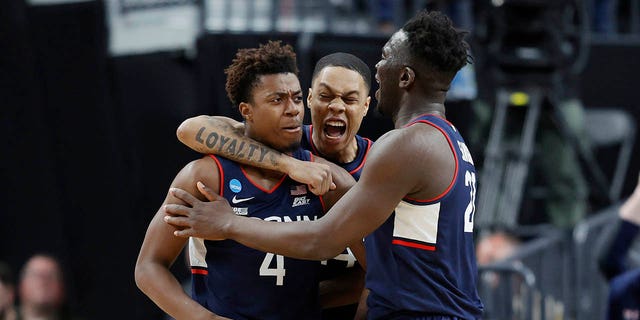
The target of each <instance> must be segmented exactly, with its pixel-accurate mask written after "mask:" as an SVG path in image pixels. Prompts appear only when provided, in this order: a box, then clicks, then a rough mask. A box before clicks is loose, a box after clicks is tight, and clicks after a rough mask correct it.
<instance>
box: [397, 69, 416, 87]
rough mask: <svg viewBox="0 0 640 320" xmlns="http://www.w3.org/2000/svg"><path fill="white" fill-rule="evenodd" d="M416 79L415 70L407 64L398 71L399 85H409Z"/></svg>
mask: <svg viewBox="0 0 640 320" xmlns="http://www.w3.org/2000/svg"><path fill="white" fill-rule="evenodd" d="M415 79H416V72H415V71H414V70H413V68H411V67H409V66H405V67H404V68H402V72H400V87H401V88H406V87H409V86H410V85H411V84H412V83H413V82H414V81H415Z"/></svg>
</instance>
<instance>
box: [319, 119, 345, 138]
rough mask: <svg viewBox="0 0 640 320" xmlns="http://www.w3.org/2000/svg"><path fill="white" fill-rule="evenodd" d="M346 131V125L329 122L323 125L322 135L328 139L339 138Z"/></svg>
mask: <svg viewBox="0 0 640 320" xmlns="http://www.w3.org/2000/svg"><path fill="white" fill-rule="evenodd" d="M346 131H347V125H346V124H345V123H344V122H342V121H337V120H331V121H327V122H325V124H324V134H325V136H327V137H329V138H340V137H342V136H343V135H344V133H345V132H346Z"/></svg>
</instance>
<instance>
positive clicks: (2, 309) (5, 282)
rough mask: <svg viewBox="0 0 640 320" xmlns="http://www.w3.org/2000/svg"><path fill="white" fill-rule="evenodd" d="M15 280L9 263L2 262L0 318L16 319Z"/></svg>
mask: <svg viewBox="0 0 640 320" xmlns="http://www.w3.org/2000/svg"><path fill="white" fill-rule="evenodd" d="M15 291H16V287H15V280H14V279H13V272H12V271H11V268H10V267H9V265H7V264H6V263H4V262H0V320H16V319H17V318H16V310H15Z"/></svg>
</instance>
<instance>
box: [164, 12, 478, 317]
mask: <svg viewBox="0 0 640 320" xmlns="http://www.w3.org/2000/svg"><path fill="white" fill-rule="evenodd" d="M463 38H464V33H463V32H459V31H457V30H455V29H454V28H453V26H452V25H451V21H450V19H449V18H447V17H446V16H444V15H442V14H441V13H439V12H426V11H423V12H420V13H419V14H418V15H417V16H416V17H414V18H412V19H411V20H410V21H409V22H407V23H406V24H405V25H404V26H403V27H402V29H401V30H399V31H398V32H396V33H394V34H393V36H392V37H391V38H390V39H389V41H388V42H387V43H386V44H385V46H384V48H383V49H382V59H381V60H380V61H379V62H378V63H377V64H376V70H377V73H376V80H378V82H379V83H380V89H379V90H378V91H377V92H376V98H377V100H378V105H377V108H378V109H379V111H380V112H381V113H382V114H385V115H387V116H389V117H391V118H392V120H393V121H394V124H395V128H396V129H395V130H392V131H390V132H388V133H386V134H385V135H383V136H382V137H381V138H380V139H378V140H377V141H376V143H375V145H374V146H373V147H372V149H371V151H370V153H369V156H368V158H367V162H366V165H365V167H364V169H363V171H362V175H361V176H360V180H359V181H358V183H357V184H356V185H355V186H353V187H352V188H351V189H350V190H349V191H348V192H347V193H346V194H345V195H344V196H343V197H342V198H341V199H340V201H338V203H336V204H335V205H334V206H333V208H331V210H330V211H329V212H328V213H327V214H326V215H325V216H323V217H322V218H320V219H318V220H315V221H300V222H294V223H276V224H274V223H268V222H265V221H260V220H257V219H246V218H244V217H239V216H237V215H234V214H233V211H232V209H231V208H230V207H229V204H228V202H227V201H225V200H224V199H222V198H221V197H219V196H217V195H216V194H215V193H213V192H211V191H209V189H208V187H206V186H203V185H200V186H199V187H198V190H199V191H200V192H201V193H202V194H205V195H206V196H207V198H208V199H209V200H211V201H210V202H204V201H201V200H199V199H196V198H195V197H193V196H192V195H191V194H190V193H189V192H188V191H190V190H187V191H186V192H185V191H184V190H181V189H171V191H170V192H171V194H172V195H174V196H176V197H178V198H179V199H182V200H183V201H185V202H186V203H187V205H167V206H165V211H166V214H167V215H166V216H165V221H166V222H167V223H168V224H170V225H172V226H176V227H178V228H181V230H178V231H176V232H175V233H174V234H175V235H176V236H179V237H187V236H199V237H204V238H207V239H212V240H214V239H216V240H218V239H234V240H236V241H238V242H240V243H243V244H245V245H247V246H249V247H253V248H257V249H260V250H265V251H270V252H276V253H279V254H282V255H286V256H291V257H296V258H301V259H317V260H322V259H327V258H330V257H333V256H335V255H336V254H337V253H339V252H340V251H341V250H344V248H345V247H346V246H347V245H348V244H349V243H353V242H354V241H357V240H358V239H362V238H363V237H366V239H365V247H366V256H367V275H366V287H367V289H369V290H370V294H369V296H368V299H367V306H368V314H367V316H368V318H370V319H381V318H384V319H457V318H462V319H478V318H480V317H481V315H482V309H483V306H482V302H481V301H480V299H479V297H478V293H477V289H476V277H477V270H476V262H475V255H474V245H473V218H474V212H475V194H476V172H475V168H474V165H473V160H472V158H471V156H470V153H469V152H468V149H467V147H466V145H465V142H464V140H463V139H462V137H461V136H460V134H459V133H458V131H457V130H456V128H455V127H454V126H453V125H452V124H451V123H449V122H448V121H447V120H446V118H445V106H444V101H445V97H446V93H447V90H448V89H449V87H450V85H451V80H452V79H453V77H454V75H455V74H456V72H457V71H458V70H460V68H462V67H463V66H464V65H465V64H466V63H467V60H468V56H467V49H468V46H467V44H466V42H465V41H464V39H463Z"/></svg>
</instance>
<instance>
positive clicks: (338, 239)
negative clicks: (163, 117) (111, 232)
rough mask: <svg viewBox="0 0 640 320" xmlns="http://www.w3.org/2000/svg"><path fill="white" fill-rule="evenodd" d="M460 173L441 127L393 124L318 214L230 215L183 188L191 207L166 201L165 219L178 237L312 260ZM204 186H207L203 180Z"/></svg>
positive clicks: (218, 201) (219, 203)
mask: <svg viewBox="0 0 640 320" xmlns="http://www.w3.org/2000/svg"><path fill="white" fill-rule="evenodd" d="M454 172H455V162H454V161H453V152H452V150H451V148H450V146H449V144H448V142H447V140H446V139H445V137H444V136H443V135H442V134H441V133H440V132H438V130H437V129H435V128H432V127H430V126H427V125H421V124H417V125H413V126H411V127H408V128H403V129H398V130H393V131H391V132H389V133H387V134H385V135H384V136H383V137H381V138H380V139H379V140H378V141H377V142H376V144H375V145H374V147H373V148H372V149H371V151H370V154H369V159H368V160H367V163H366V164H365V166H364V169H363V172H362V175H361V177H360V180H359V181H358V183H357V184H356V185H355V186H354V187H352V188H351V189H350V190H349V191H348V192H347V193H346V194H345V195H344V196H343V197H342V198H341V199H340V201H338V202H337V203H336V204H335V205H334V206H333V207H332V208H331V210H330V211H329V212H328V213H327V214H326V215H325V216H324V217H322V218H321V219H318V220H315V221H296V222H290V223H273V222H268V221H262V220H257V219H247V218H244V217H239V216H236V215H234V214H233V210H232V209H231V207H230V206H229V204H228V202H226V200H224V199H222V198H221V197H218V196H216V195H210V196H209V197H210V198H209V199H210V200H211V199H213V200H215V201H211V202H202V201H199V200H198V199H195V198H194V197H193V196H192V195H190V194H189V193H187V192H185V191H184V190H180V189H172V190H171V192H172V194H174V195H175V196H177V197H179V198H180V199H182V200H184V201H186V202H187V203H189V205H190V207H185V206H180V205H178V206H175V205H168V206H166V207H165V210H166V212H167V213H168V214H170V215H180V217H170V216H165V221H166V222H168V223H170V224H172V225H176V226H179V227H182V228H184V230H182V231H178V232H176V233H175V234H176V235H177V236H183V237H184V236H193V235H197V236H198V237H203V238H207V239H224V238H229V239H233V240H235V241H238V242H240V243H242V244H244V245H246V246H249V247H252V248H255V249H258V250H261V251H267V252H274V253H277V254H281V255H285V256H289V257H293V258H299V259H311V260H326V259H328V258H332V257H334V256H336V255H337V254H338V253H340V251H342V250H344V248H345V247H346V246H347V245H349V244H352V243H356V242H357V241H360V240H361V239H362V238H364V237H365V236H366V235H368V234H369V233H371V232H372V231H374V230H375V229H376V228H378V227H379V226H380V225H382V223H384V221H385V220H386V219H387V218H388V217H389V216H390V215H391V213H392V212H393V210H394V209H395V207H396V206H397V204H398V203H399V202H400V200H402V198H403V197H405V196H409V197H412V198H417V199H431V198H434V197H436V196H437V195H439V194H441V193H442V192H444V191H445V190H446V189H447V187H448V186H449V184H450V183H451V181H452V179H453V176H454ZM198 188H199V190H200V192H204V193H207V192H206V189H205V188H203V187H202V186H199V187H198Z"/></svg>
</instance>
